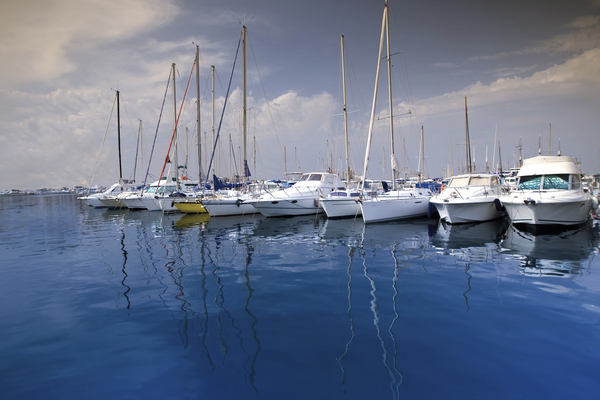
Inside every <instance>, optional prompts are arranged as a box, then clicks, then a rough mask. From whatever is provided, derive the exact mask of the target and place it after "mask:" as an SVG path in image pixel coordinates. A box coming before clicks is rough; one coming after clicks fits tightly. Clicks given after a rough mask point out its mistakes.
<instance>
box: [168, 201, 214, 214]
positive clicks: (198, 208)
mask: <svg viewBox="0 0 600 400" xmlns="http://www.w3.org/2000/svg"><path fill="white" fill-rule="evenodd" d="M175 207H177V209H178V210H179V211H181V212H184V213H186V214H204V213H207V212H208V211H206V208H204V206H203V205H202V203H199V202H179V203H178V202H176V203H175Z"/></svg>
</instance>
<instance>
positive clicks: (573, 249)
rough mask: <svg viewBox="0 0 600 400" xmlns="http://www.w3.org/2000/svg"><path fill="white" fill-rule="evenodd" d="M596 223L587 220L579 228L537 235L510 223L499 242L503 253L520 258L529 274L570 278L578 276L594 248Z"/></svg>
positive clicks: (523, 271)
mask: <svg viewBox="0 0 600 400" xmlns="http://www.w3.org/2000/svg"><path fill="white" fill-rule="evenodd" d="M598 238H599V234H598V225H597V224H595V223H594V222H591V221H590V222H589V223H588V224H586V225H585V226H583V227H582V228H579V229H574V230H568V231H563V232H559V233H548V234H536V233H533V232H526V231H521V230H519V229H517V228H515V227H514V226H511V227H510V228H509V229H508V230H507V232H506V236H505V238H504V240H503V241H502V248H503V249H504V254H506V255H508V256H510V257H512V258H513V259H515V260H517V261H519V263H520V265H521V273H522V274H524V275H529V276H554V277H565V278H571V277H573V276H578V275H581V273H582V270H583V269H585V268H586V265H585V264H586V261H588V260H589V258H590V254H591V253H592V252H594V251H597V248H598V243H599V239H598Z"/></svg>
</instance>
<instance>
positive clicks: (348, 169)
mask: <svg viewBox="0 0 600 400" xmlns="http://www.w3.org/2000/svg"><path fill="white" fill-rule="evenodd" d="M345 58H346V56H345V55H344V35H342V87H343V95H344V136H345V138H346V179H347V183H346V185H347V186H349V185H350V179H351V176H350V175H351V174H350V155H349V153H350V149H349V144H348V109H347V108H346V67H345Z"/></svg>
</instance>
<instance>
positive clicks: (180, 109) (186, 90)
mask: <svg viewBox="0 0 600 400" xmlns="http://www.w3.org/2000/svg"><path fill="white" fill-rule="evenodd" d="M195 66H196V59H195V58H194V62H193V63H192V70H191V71H190V77H189V79H188V83H187V85H186V86H185V92H184V93H183V99H182V100H181V106H180V107H179V113H178V114H177V120H176V121H175V127H174V128H173V134H172V135H171V142H170V143H169V149H168V150H167V158H165V162H164V163H163V167H162V170H161V171H160V176H159V178H158V185H157V190H158V186H160V180H161V179H162V177H163V173H164V172H165V166H166V165H167V160H168V159H169V153H170V152H171V145H172V144H173V139H174V138H175V132H177V125H179V118H180V117H181V111H182V109H183V106H184V104H185V99H186V97H187V92H188V89H189V88H190V82H191V81H192V74H193V73H194V67H195ZM175 168H177V165H176V166H175ZM177 179H178V177H176V178H175V182H177ZM166 188H167V182H165V190H166Z"/></svg>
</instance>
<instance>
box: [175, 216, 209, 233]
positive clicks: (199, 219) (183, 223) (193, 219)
mask: <svg viewBox="0 0 600 400" xmlns="http://www.w3.org/2000/svg"><path fill="white" fill-rule="evenodd" d="M209 220H210V215H208V213H202V214H183V215H182V216H181V218H179V220H177V221H176V222H175V228H176V229H186V228H190V227H192V226H195V225H200V226H204V225H206V224H208V221H209Z"/></svg>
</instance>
